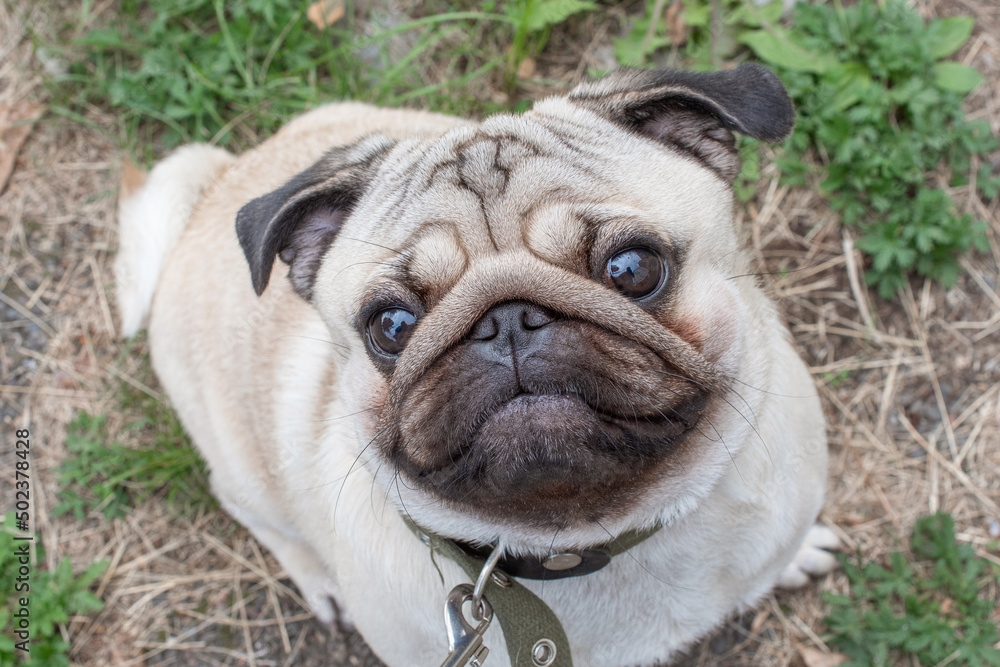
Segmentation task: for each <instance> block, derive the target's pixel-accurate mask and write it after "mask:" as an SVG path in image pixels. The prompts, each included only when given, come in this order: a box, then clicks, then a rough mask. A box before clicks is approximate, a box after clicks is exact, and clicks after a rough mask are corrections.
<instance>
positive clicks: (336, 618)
mask: <svg viewBox="0 0 1000 667" xmlns="http://www.w3.org/2000/svg"><path fill="white" fill-rule="evenodd" d="M292 580H293V581H294V582H295V585H296V586H297V587H298V589H299V591H300V592H301V593H302V597H303V598H304V599H305V601H306V603H308V605H309V608H310V609H311V610H312V612H313V613H314V614H315V615H316V618H317V619H319V621H320V622H321V623H324V624H326V625H331V624H336V626H337V628H338V629H339V630H341V631H342V632H354V621H352V620H351V617H350V616H349V615H348V613H347V611H346V610H345V609H344V607H343V605H341V604H339V603H338V601H339V600H340V589H339V588H337V585H336V584H335V583H333V580H332V579H330V578H329V577H327V576H325V575H319V576H317V575H305V576H299V577H295V576H293V577H292Z"/></svg>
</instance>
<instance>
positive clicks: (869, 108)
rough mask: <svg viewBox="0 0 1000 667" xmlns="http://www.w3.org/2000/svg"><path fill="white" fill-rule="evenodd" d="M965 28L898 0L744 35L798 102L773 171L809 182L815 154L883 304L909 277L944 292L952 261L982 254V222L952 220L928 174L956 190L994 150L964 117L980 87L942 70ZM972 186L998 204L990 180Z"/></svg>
mask: <svg viewBox="0 0 1000 667" xmlns="http://www.w3.org/2000/svg"><path fill="white" fill-rule="evenodd" d="M971 30H972V19H971V18H965V17H953V18H946V19H940V20H937V21H932V22H931V23H930V24H925V23H924V21H923V20H922V19H921V18H920V16H919V15H918V14H917V13H916V12H915V11H914V10H913V9H911V8H909V7H907V6H906V5H905V4H904V3H903V2H902V0H886V2H884V3H879V4H877V5H876V4H875V3H874V2H872V0H860V1H859V2H858V3H856V4H854V5H852V6H850V7H844V6H841V5H840V3H836V2H835V3H832V4H811V3H800V4H798V5H796V8H795V12H794V24H793V26H792V27H791V28H788V29H786V28H782V27H780V26H778V25H775V24H771V23H766V22H765V23H764V24H763V25H762V27H761V28H760V29H758V30H753V31H747V32H745V33H743V34H742V35H741V36H740V41H742V42H743V43H744V44H747V45H748V46H749V47H750V48H751V49H752V50H753V51H754V53H756V55H757V56H758V57H759V58H760V59H762V60H764V61H765V62H767V63H769V64H770V65H772V66H773V67H774V68H775V69H776V70H777V72H778V74H779V75H780V76H781V78H782V80H783V81H784V82H785V84H786V86H787V87H788V90H789V94H790V95H791V97H792V99H793V100H794V101H795V103H796V107H797V111H798V124H797V126H796V130H795V133H794V134H793V135H792V137H791V138H790V139H789V140H788V141H787V142H786V143H785V145H784V157H783V158H781V159H779V161H778V163H779V166H780V167H781V170H782V173H783V175H784V177H785V179H786V181H789V182H792V183H798V184H805V182H806V177H807V175H808V173H809V171H810V169H809V167H808V166H807V165H808V164H809V161H808V160H807V158H806V155H807V153H809V152H810V151H815V152H816V153H817V154H818V155H819V157H820V158H821V160H822V162H823V163H824V165H825V168H824V170H823V171H825V178H824V179H823V181H822V183H821V190H822V192H823V194H824V195H825V196H826V198H827V199H828V200H829V201H830V204H831V205H832V206H833V208H834V209H836V210H838V211H839V212H840V214H841V217H842V219H843V221H844V222H845V223H847V224H849V225H853V226H856V227H858V228H859V229H860V231H861V233H862V237H861V239H860V240H859V241H858V243H857V246H858V248H860V249H861V250H862V251H864V252H865V253H867V254H868V255H870V256H871V257H872V264H871V269H870V270H869V272H868V273H867V278H868V281H869V283H872V284H876V285H877V286H878V290H879V293H880V294H881V295H882V296H883V297H885V298H889V297H891V296H892V295H893V294H894V293H895V291H896V290H897V289H898V288H899V287H901V286H902V285H903V284H904V280H905V276H906V275H907V274H908V273H910V272H914V271H915V272H916V273H918V274H919V275H922V276H927V277H930V278H932V279H934V280H937V281H940V282H941V283H942V284H944V285H946V286H950V285H951V284H953V283H954V282H955V280H956V278H957V276H958V273H959V267H958V263H957V257H958V256H959V255H960V254H961V253H964V252H967V251H969V250H970V249H972V248H979V249H985V248H986V247H987V241H986V236H985V229H986V226H985V223H983V222H982V221H979V220H974V219H973V218H972V217H971V216H969V215H962V214H959V213H958V212H957V211H956V209H955V206H954V204H953V202H952V200H951V197H950V195H949V194H948V193H947V192H946V191H945V190H944V189H942V188H940V187H938V186H937V185H936V180H935V176H934V174H935V172H937V171H938V170H939V169H942V168H944V170H945V172H946V173H947V177H948V178H950V180H951V184H952V185H960V184H962V183H964V182H967V179H968V178H969V175H970V174H969V172H970V164H971V159H972V157H973V156H974V155H982V154H984V153H986V152H988V151H990V150H993V149H994V148H995V147H996V146H997V142H996V140H995V139H994V138H993V137H991V136H990V133H989V127H988V125H987V124H986V122H985V121H975V122H969V121H967V120H965V117H964V114H963V113H962V110H961V103H962V99H963V97H964V95H965V94H967V93H968V92H969V91H971V90H972V89H973V88H975V86H976V85H978V84H979V82H981V81H982V77H981V76H980V75H979V73H978V72H976V71H975V70H974V69H972V68H969V67H966V66H964V65H961V64H959V63H955V62H950V61H946V60H943V59H944V58H946V57H947V56H949V55H951V54H952V53H954V52H955V51H956V50H958V49H959V48H960V47H961V46H962V44H964V43H965V41H966V40H967V39H968V37H969V34H970V33H971ZM978 184H979V187H980V191H981V192H982V193H983V194H989V193H991V192H992V193H993V195H991V196H995V193H996V189H997V187H998V181H997V179H993V178H990V176H989V173H988V170H985V171H983V172H982V173H981V174H979V179H978Z"/></svg>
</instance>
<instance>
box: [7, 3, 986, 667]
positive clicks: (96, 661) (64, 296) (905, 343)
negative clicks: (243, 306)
mask: <svg viewBox="0 0 1000 667" xmlns="http://www.w3.org/2000/svg"><path fill="white" fill-rule="evenodd" d="M97 5H98V6H97V8H96V11H98V12H103V11H113V6H112V5H109V4H108V3H97ZM918 6H919V8H920V10H921V11H922V12H923V13H924V14H925V15H926V16H944V15H952V14H971V15H973V16H975V17H976V29H975V32H974V34H973V38H972V39H971V40H970V41H969V43H968V45H967V46H966V47H965V48H964V49H963V51H962V52H961V54H960V59H962V60H963V62H965V63H966V64H971V65H974V66H976V67H977V68H978V69H979V70H980V71H981V72H983V73H984V74H985V75H986V77H987V84H986V85H984V86H981V87H980V88H979V89H978V90H977V91H975V92H974V93H973V94H972V96H971V97H970V100H969V103H968V110H969V113H970V115H971V116H973V117H981V118H986V119H987V120H988V121H989V122H990V123H991V125H992V128H993V132H994V133H995V134H1000V5H998V4H997V3H995V2H993V1H992V0H941V1H940V2H936V1H934V0H925V1H921V2H918ZM15 13H16V14H17V15H18V16H28V17H29V19H28V20H29V22H33V23H34V24H36V26H44V24H45V22H46V21H47V17H46V15H45V13H44V12H42V11H41V10H40V9H39V8H37V7H34V8H32V6H31V3H30V2H29V1H28V0H17V1H15V2H14V3H13V4H0V106H2V105H4V104H8V103H10V102H12V101H20V100H24V99H32V100H39V101H44V99H45V93H44V89H43V88H42V86H41V84H40V78H39V75H38V72H39V71H40V67H41V66H40V64H39V62H38V61H37V59H35V58H33V57H32V54H31V46H30V43H29V41H28V39H27V38H26V35H25V32H24V30H23V27H22V25H21V23H20V21H19V20H18V19H16V18H15V16H14V14H15ZM585 37H586V36H579V38H578V36H573V35H571V36H569V37H567V38H557V37H554V41H553V43H552V44H551V45H550V48H549V51H548V52H549V53H553V54H556V55H552V56H549V57H547V58H542V59H541V62H539V67H540V68H548V69H547V71H550V72H552V73H553V77H552V78H556V79H560V80H563V81H567V82H568V81H573V80H575V79H577V78H579V77H580V76H582V75H583V74H584V72H585V66H587V65H594V66H597V67H604V66H606V62H607V60H606V59H607V53H608V50H607V45H608V43H609V39H610V35H609V32H608V30H607V28H606V27H605V26H603V25H596V26H595V27H594V30H593V32H592V33H590V35H589V38H585ZM531 90H532V91H533V92H534V91H535V89H531ZM549 90H551V88H548V87H547V88H546V89H545V91H544V92H548V91H549ZM537 92H539V93H542V92H543V91H542V90H541V89H538V90H537ZM88 118H89V120H90V121H91V122H93V123H94V124H95V125H96V126H97V127H102V128H105V129H106V131H107V132H111V133H113V128H114V123H113V119H111V118H107V117H105V116H103V115H102V114H101V112H100V111H98V110H93V111H92V112H91V113H90V114H89V116H88ZM121 157H122V156H120V155H119V154H118V153H117V152H116V150H115V148H114V147H113V144H112V142H111V141H109V140H108V139H107V138H106V137H105V136H103V135H102V133H101V132H98V131H95V130H93V129H88V128H86V127H83V126H81V125H77V124H73V123H69V122H67V121H64V120H61V119H59V118H55V117H51V116H49V117H47V118H45V119H44V120H43V121H42V122H40V123H38V125H37V126H36V127H35V129H34V131H33V132H32V134H31V135H30V137H29V139H28V141H27V143H26V145H25V147H24V149H23V150H22V151H21V154H20V156H19V159H18V161H17V163H16V166H15V171H14V173H13V176H12V177H11V180H10V184H9V186H8V187H7V189H6V191H5V192H3V193H2V194H0V237H2V249H0V293H2V297H0V299H2V302H0V314H2V317H0V332H2V338H3V345H2V346H0V417H2V420H3V434H4V436H3V442H5V443H6V442H10V439H9V438H8V437H7V435H8V434H10V433H11V432H12V430H13V429H14V428H23V427H25V426H28V427H30V428H31V431H32V435H33V440H34V442H35V449H34V450H33V452H34V460H33V471H34V473H35V478H34V479H35V481H36V486H35V490H36V493H35V496H34V502H35V504H34V508H33V516H34V517H35V520H36V527H37V530H38V532H39V533H40V534H41V537H42V539H43V540H44V542H45V545H46V547H47V549H46V556H45V558H46V563H45V565H47V566H48V567H52V566H53V565H54V563H55V562H56V561H57V560H58V559H60V558H62V557H64V556H68V557H69V558H70V559H72V561H73V562H74V564H76V565H77V566H79V567H81V568H82V567H83V566H84V565H85V564H87V563H89V562H91V561H93V560H95V559H105V560H108V561H109V562H110V566H109V568H108V570H107V572H106V574H105V575H104V576H103V578H102V579H101V580H100V586H99V589H98V592H99V594H100V595H101V596H102V597H103V599H104V600H105V602H106V606H105V610H104V611H103V612H101V613H99V614H96V615H93V616H92V617H90V618H77V619H72V620H71V622H70V623H69V624H68V625H67V626H66V628H65V634H66V636H68V637H69V638H71V640H72V643H73V646H74V649H73V656H74V659H75V660H76V661H77V662H78V663H80V664H83V665H143V664H194V665H221V664H225V665H234V664H241V665H242V664H246V665H260V666H263V665H289V664H292V663H293V662H294V663H295V664H305V665H320V664H338V665H339V664H377V663H376V661H375V660H374V658H372V657H371V655H370V653H368V652H367V650H366V649H365V647H364V645H363V642H361V640H360V639H359V638H357V637H343V636H337V635H335V634H331V633H328V632H327V630H326V629H325V628H322V627H320V626H319V625H318V624H317V623H316V622H315V621H312V620H310V617H309V615H308V612H307V611H305V609H304V605H302V603H301V600H300V599H299V597H298V595H297V594H296V592H295V591H294V589H293V588H292V587H291V585H290V583H289V581H288V580H287V578H285V577H284V574H283V573H282V572H281V570H280V568H279V567H278V565H277V564H276V562H275V561H274V559H273V558H272V557H271V556H270V555H269V554H267V553H264V552H262V550H261V549H260V547H259V546H258V545H257V544H256V542H255V541H254V540H253V539H252V538H251V537H250V536H249V534H248V533H247V532H246V531H245V530H244V529H242V528H241V527H239V526H237V525H235V524H234V523H233V522H232V521H231V520H229V519H228V518H227V517H226V516H224V515H222V514H221V513H212V514H208V515H203V516H196V517H182V516H178V515H177V514H176V513H175V512H172V511H171V510H169V509H168V508H167V507H166V506H165V504H164V503H162V502H160V501H159V500H157V499H153V500H151V501H148V502H146V503H144V504H142V505H141V506H140V507H139V508H137V509H136V510H135V511H134V512H132V514H131V515H129V516H128V517H127V518H125V519H119V520H114V521H110V522H109V521H105V520H103V519H101V518H100V517H99V516H92V517H88V518H87V519H86V520H85V521H82V522H79V521H74V520H73V519H71V518H67V517H62V518H55V517H53V516H51V514H50V510H51V508H52V506H53V504H54V502H55V498H56V492H57V488H56V480H55V476H54V469H55V468H56V466H57V465H58V464H59V462H60V461H61V460H62V458H63V456H64V455H65V449H64V445H63V440H64V437H65V433H66V425H67V423H68V422H69V421H70V419H71V418H72V417H73V415H74V413H75V412H76V411H77V410H87V411H88V412H91V413H94V414H98V413H99V414H106V415H108V416H109V423H110V428H111V432H112V435H113V436H116V437H117V436H118V435H119V430H120V428H121V426H122V424H123V422H124V421H126V419H127V418H129V416H128V415H122V414H120V410H118V409H117V406H116V400H117V399H116V396H115V387H116V386H117V384H118V383H119V381H121V380H124V381H126V382H130V383H132V384H133V385H136V384H138V385H140V386H141V387H144V388H145V389H144V390H148V391H150V392H152V393H153V394H154V395H155V394H156V391H157V390H156V388H155V387H152V388H150V387H148V386H146V383H144V382H142V379H143V378H144V375H143V369H142V368H140V359H141V357H142V354H143V352H144V346H143V344H142V343H141V342H140V343H138V344H136V345H134V346H133V347H132V348H131V349H130V350H129V351H128V352H127V353H126V352H125V349H126V348H125V347H123V344H122V342H121V341H119V340H118V339H117V332H116V319H115V317H116V316H115V313H114V305H113V298H112V296H113V292H112V289H113V285H112V271H111V259H112V256H113V253H114V249H115V247H116V240H115V236H116V233H115V218H114V211H115V190H116V184H117V183H118V180H119V169H120V164H121ZM994 159H1000V158H998V157H997V156H994ZM953 195H954V196H955V198H956V201H957V202H958V203H959V207H960V208H962V209H963V210H966V211H969V212H971V213H973V214H975V215H976V216H979V217H981V218H983V219H985V220H987V221H988V222H989V224H990V231H989V243H990V248H991V252H990V253H987V254H979V255H975V256H972V257H970V258H969V259H968V260H966V261H965V262H964V263H963V267H964V269H965V271H964V273H963V274H962V276H961V278H960V279H959V282H958V284H957V285H956V286H955V287H953V288H952V289H950V290H947V291H946V290H943V289H941V288H940V287H937V286H934V285H931V284H929V283H923V284H921V283H913V284H912V289H910V290H907V291H906V293H904V294H901V295H900V297H899V298H898V299H897V300H894V301H892V302H885V301H881V300H879V299H878V298H877V297H875V296H874V295H873V294H871V293H869V291H868V290H867V289H866V288H865V287H864V277H863V264H862V262H861V261H860V257H859V255H858V254H857V253H856V252H855V251H853V249H852V241H851V238H850V236H849V235H848V234H846V233H844V232H843V231H842V230H841V229H840V228H839V226H838V225H837V222H836V219H835V217H834V216H833V214H832V213H831V212H830V211H829V210H827V208H826V207H825V206H824V204H823V202H822V200H821V199H820V198H819V197H818V196H817V195H816V194H815V193H813V192H810V191H806V190H788V189H787V188H785V187H782V186H781V185H779V184H778V182H777V180H776V179H773V180H771V181H770V182H769V183H768V184H767V187H766V188H764V189H763V194H762V195H760V196H758V197H757V199H756V200H755V201H754V202H753V203H752V204H751V205H750V206H748V207H747V209H746V211H745V212H744V213H743V214H741V216H742V217H741V222H742V224H743V225H744V226H745V228H746V230H747V235H748V237H749V239H750V242H751V243H752V246H753V249H754V252H755V253H756V255H757V257H758V258H759V260H760V265H761V268H762V272H764V273H767V274H771V275H770V277H769V278H768V282H769V286H770V289H771V291H772V292H773V293H774V294H775V295H776V296H777V297H778V298H779V299H780V301H781V303H782V305H783V308H784V310H785V313H786V315H787V318H788V322H789V324H790V327H791V330H792V332H793V334H794V336H795V340H796V343H797V344H798V346H799V349H800V351H801V353H802V355H803V357H804V358H805V360H806V362H807V363H808V364H809V365H810V366H811V368H812V371H813V374H814V377H815V378H816V380H817V383H818V385H819V387H820V390H821V393H822V396H823V399H824V404H825V407H826V414H827V418H828V421H829V435H830V445H831V450H830V451H831V470H830V481H829V500H828V502H827V505H826V509H825V510H824V513H823V516H822V519H823V521H824V522H825V523H826V524H827V525H829V526H831V527H833V528H834V529H835V530H836V531H837V532H838V533H839V534H840V535H841V537H842V538H843V539H844V541H845V542H846V543H847V544H848V545H849V546H850V548H851V549H859V550H860V551H861V552H862V553H863V554H864V555H865V556H867V557H869V558H876V557H879V556H881V555H883V554H885V553H887V552H891V551H893V550H896V549H898V548H900V545H901V544H902V543H903V542H904V540H905V536H906V535H908V534H909V530H910V527H911V526H912V523H913V521H914V519H916V518H917V517H919V516H922V515H924V514H927V513H928V512H934V511H937V510H945V511H948V512H951V513H952V514H953V515H954V518H955V522H956V525H957V528H958V533H959V539H960V540H961V541H964V542H967V543H970V544H973V545H974V546H975V547H976V549H977V551H978V553H979V554H980V555H981V556H982V557H984V558H987V559H989V560H991V561H993V562H997V563H1000V558H998V555H997V554H996V553H995V552H991V551H989V550H988V545H989V544H990V543H991V541H992V540H995V538H996V535H992V536H991V534H990V527H989V524H990V521H996V520H998V519H1000V508H998V505H1000V447H998V446H997V445H998V443H1000V292H998V285H1000V215H998V211H997V207H998V205H1000V203H998V201H997V200H994V201H993V202H990V203H989V204H983V202H981V201H980V200H979V199H978V198H977V197H975V196H974V195H973V194H972V192H971V187H969V188H961V189H958V190H956V191H954V192H953ZM782 275H783V276H784V277H781V276H782ZM0 458H3V461H2V462H3V463H4V464H5V466H4V469H5V470H6V469H9V467H8V466H6V464H7V463H9V461H8V459H6V458H4V457H3V456H0ZM0 484H2V487H0V497H2V498H3V501H2V503H3V504H4V506H6V504H7V503H8V502H9V500H8V499H9V498H11V497H12V495H11V493H10V492H9V484H10V482H9V481H8V479H7V477H6V476H4V478H3V481H2V482H0ZM844 589H845V579H844V577H843V576H842V575H839V574H835V575H833V576H830V577H827V578H826V579H824V580H823V581H821V582H819V584H818V585H817V586H816V587H814V588H812V589H810V590H807V591H804V592H798V593H794V594H784V593H782V594H778V595H775V596H770V597H769V598H767V599H765V600H764V601H763V602H762V603H761V604H760V605H759V606H758V607H757V608H756V609H754V610H750V611H748V612H747V613H745V614H743V615H742V616H740V617H738V618H735V619H733V620H732V621H730V622H729V623H728V624H727V625H726V626H724V627H723V628H722V629H721V630H720V631H719V632H718V633H716V634H715V635H714V636H712V637H710V638H708V639H706V640H705V641H704V642H702V643H701V644H700V645H698V646H696V647H694V648H693V649H692V651H691V656H690V658H689V660H688V662H689V663H690V664H692V665H694V664H697V665H716V664H724V665H761V664H767V665H799V664H801V660H802V659H801V656H800V654H799V647H803V646H807V647H808V646H813V647H818V648H819V649H820V650H821V651H825V650H826V647H825V645H824V644H823V642H822V640H821V637H820V635H821V634H822V632H823V628H822V624H821V619H822V617H823V616H824V614H825V610H824V608H823V605H822V604H821V601H820V591H824V590H837V591H843V590H844Z"/></svg>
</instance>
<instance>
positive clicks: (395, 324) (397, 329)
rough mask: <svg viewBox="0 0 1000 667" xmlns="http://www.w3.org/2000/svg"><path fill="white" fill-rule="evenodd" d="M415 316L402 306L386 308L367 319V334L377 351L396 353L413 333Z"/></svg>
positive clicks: (415, 321)
mask: <svg viewBox="0 0 1000 667" xmlns="http://www.w3.org/2000/svg"><path fill="white" fill-rule="evenodd" d="M416 323H417V316H416V315H414V314H413V313H411V312H410V311H408V310H404V309H403V308H386V309H385V310H380V311H379V312H377V313H375V314H374V315H372V318H371V319H370V320H368V335H369V336H371V340H372V344H373V345H374V346H375V348H376V349H378V351H379V352H383V353H385V354H392V355H396V354H399V353H400V352H402V351H403V348H404V347H405V346H406V341H407V340H409V338H410V334H411V333H413V327H414V325H416Z"/></svg>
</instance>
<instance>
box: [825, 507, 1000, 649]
mask: <svg viewBox="0 0 1000 667" xmlns="http://www.w3.org/2000/svg"><path fill="white" fill-rule="evenodd" d="M910 547H911V549H912V555H904V554H903V553H900V552H896V553H893V554H891V555H890V558H889V566H888V567H887V568H886V567H883V566H881V565H878V564H876V563H861V561H860V558H858V559H849V558H844V557H842V558H841V563H842V565H843V567H844V573H845V574H846V575H847V578H848V580H849V581H850V588H851V595H850V597H848V596H844V595H832V594H828V595H826V600H827V602H828V603H829V604H830V606H831V608H832V609H831V611H830V615H829V616H827V618H826V619H825V622H826V625H827V627H829V629H830V630H831V631H832V632H833V636H832V638H831V639H830V640H829V643H830V644H831V645H833V646H834V647H836V648H837V649H838V650H840V651H841V652H843V653H844V654H846V655H847V656H849V657H850V658H851V662H850V663H848V665H847V667H861V666H882V665H893V664H920V665H943V664H954V665H967V666H969V667H984V666H986V665H993V666H996V665H1000V650H997V649H996V648H993V646H994V644H996V643H997V641H1000V634H998V632H997V624H996V621H995V620H993V619H991V618H990V614H991V613H993V611H994V608H995V606H996V601H995V600H989V599H987V598H986V597H985V596H984V595H983V591H984V590H986V589H988V588H989V587H992V589H993V590H994V591H995V590H996V585H997V572H996V569H995V568H993V569H991V568H992V566H991V565H990V564H989V563H987V562H986V561H984V560H982V559H981V558H978V557H977V556H976V554H975V551H974V550H973V548H972V547H971V546H970V545H967V544H958V543H956V542H955V526H954V522H953V521H952V518H951V516H949V515H947V514H935V515H933V516H929V517H925V518H923V519H920V520H918V521H917V523H916V525H915V526H914V529H913V538H912V540H911V542H910Z"/></svg>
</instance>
